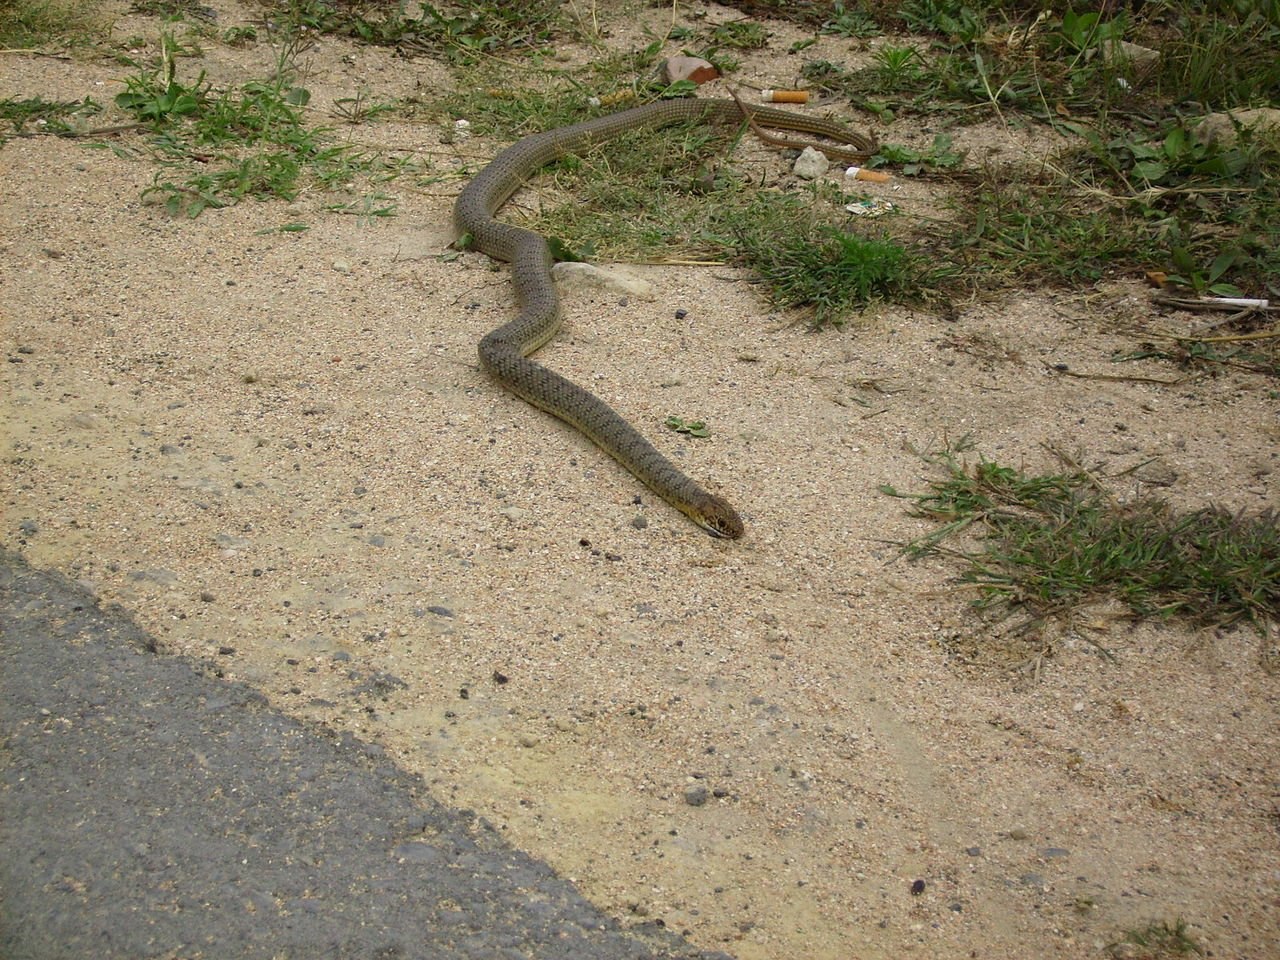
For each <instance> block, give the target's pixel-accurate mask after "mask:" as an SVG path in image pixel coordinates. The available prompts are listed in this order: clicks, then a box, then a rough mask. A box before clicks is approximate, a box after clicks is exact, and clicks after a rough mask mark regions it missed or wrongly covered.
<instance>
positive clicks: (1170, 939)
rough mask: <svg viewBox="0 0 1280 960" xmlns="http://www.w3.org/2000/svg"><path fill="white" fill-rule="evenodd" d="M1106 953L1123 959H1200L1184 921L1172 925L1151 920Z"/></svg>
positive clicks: (1180, 920) (1202, 954)
mask: <svg viewBox="0 0 1280 960" xmlns="http://www.w3.org/2000/svg"><path fill="white" fill-rule="evenodd" d="M1108 952H1109V953H1110V954H1111V955H1112V956H1113V957H1123V958H1125V960H1177V958H1179V957H1191V956H1196V957H1203V956H1204V955H1205V952H1204V950H1203V949H1202V948H1201V946H1200V944H1198V943H1196V942H1195V940H1194V939H1192V937H1191V935H1190V934H1188V933H1187V922H1186V921H1185V920H1182V919H1178V920H1176V921H1174V923H1173V924H1172V925H1170V924H1169V923H1167V922H1165V921H1153V922H1152V923H1150V924H1148V925H1147V926H1146V927H1144V928H1143V929H1141V930H1130V931H1129V932H1128V933H1126V934H1125V935H1124V937H1123V938H1122V939H1121V940H1120V941H1118V942H1117V943H1113V944H1111V946H1110V947H1109V948H1108Z"/></svg>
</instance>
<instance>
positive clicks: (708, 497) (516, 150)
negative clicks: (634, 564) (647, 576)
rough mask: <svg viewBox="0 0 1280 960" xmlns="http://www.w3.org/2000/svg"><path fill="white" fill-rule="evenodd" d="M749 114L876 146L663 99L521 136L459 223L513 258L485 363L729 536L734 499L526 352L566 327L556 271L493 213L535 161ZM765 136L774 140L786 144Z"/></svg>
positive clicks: (457, 210)
mask: <svg viewBox="0 0 1280 960" xmlns="http://www.w3.org/2000/svg"><path fill="white" fill-rule="evenodd" d="M744 113H745V114H747V115H748V116H747V119H749V121H750V122H751V125H752V127H753V128H755V129H756V130H757V132H759V127H760V126H767V127H774V128H782V129H788V130H801V131H806V132H809V133H817V134H821V135H823V136H827V137H831V138H833V139H836V140H839V141H841V142H843V143H849V144H853V145H854V146H855V148H856V149H854V150H840V149H837V148H827V147H823V148H822V149H823V150H825V151H827V152H829V153H830V154H832V155H833V156H837V157H841V158H845V159H853V158H856V157H859V156H866V155H867V153H869V152H870V151H871V150H872V149H873V147H872V144H871V143H870V142H869V141H867V140H865V138H862V137H859V136H858V135H857V134H854V133H852V132H851V131H849V130H846V129H845V128H844V127H843V126H842V125H841V124H838V123H835V122H833V121H829V120H820V119H816V118H810V117H804V116H800V115H798V114H793V113H788V112H786V111H783V110H772V109H769V108H767V107H746V106H743V105H742V104H740V103H738V102H737V101H735V100H664V101H660V102H657V103H651V104H647V105H645V106H641V107H634V108H632V109H630V110H623V111H621V112H620V113H614V114H610V115H608V116H604V117H597V118H596V119H593V120H586V121H583V122H582V123H575V124H573V125H572V126H567V127H558V128H556V129H553V130H547V131H545V132H543V133H535V134H533V135H532V136H528V137H525V138H524V139H522V140H519V141H517V142H516V143H514V144H513V145H512V146H510V147H507V148H506V149H505V150H503V151H502V152H501V153H499V154H498V155H497V157H495V158H494V159H493V161H492V162H491V163H490V164H489V165H488V166H487V167H485V168H484V169H483V170H481V171H480V173H479V174H477V175H476V176H475V178H474V179H473V180H472V181H471V182H470V183H469V184H467V186H466V187H465V188H464V189H463V191H462V193H461V194H460V195H459V197H458V201H457V204H456V205H455V206H454V223H455V224H456V227H457V229H458V230H459V231H460V232H463V233H467V234H470V236H471V242H472V244H473V246H474V247H475V248H476V249H478V250H480V251H482V252H484V253H487V254H488V255H489V256H491V257H494V258H496V259H498V260H506V261H507V262H508V263H510V264H511V282H512V285H513V286H514V288H515V295H516V302H517V304H518V305H519V310H520V312H519V315H518V316H517V317H516V318H515V319H514V320H512V321H511V322H510V323H507V324H505V325H504V326H501V327H499V328H498V329H496V330H494V331H492V332H491V333H489V334H488V335H487V336H486V337H484V339H482V340H481V341H480V345H479V353H480V365H481V366H482V367H483V368H484V369H485V370H487V371H488V372H489V373H490V374H491V375H492V376H493V377H494V378H495V379H497V380H498V381H499V382H500V383H501V384H502V385H503V386H505V387H506V388H507V389H509V390H510V391H511V392H512V393H515V394H516V395H517V396H520V397H523V398H524V399H525V400H527V401H529V402H530V403H532V404H533V405H534V406H536V407H541V408H542V409H543V410H545V411H547V412H548V413H550V414H553V415H554V416H557V417H559V418H560V419H561V420H564V421H565V422H567V423H569V424H571V425H572V426H574V427H576V428H577V429H578V430H580V431H581V432H582V433H584V434H585V435H586V436H588V437H590V438H591V440H593V441H594V442H595V443H596V444H597V445H598V446H600V448H601V449H603V450H604V451H605V452H606V453H608V454H610V455H611V456H613V457H614V458H615V459H616V460H617V461H618V462H619V463H621V464H622V465H623V466H624V467H626V468H627V469H628V470H630V471H631V472H632V473H633V474H635V476H636V477H637V478H638V479H640V480H641V481H643V482H644V483H646V484H647V485H648V486H649V487H650V488H651V489H653V491H654V492H655V493H657V494H658V495H659V496H661V497H662V498H663V499H664V500H666V501H667V502H669V503H670V504H671V505H672V506H674V507H676V508H677V509H678V510H681V511H683V512H684V513H685V514H687V515H688V516H689V517H690V519H692V520H693V521H694V522H695V523H696V524H698V526H700V527H702V528H703V529H704V530H706V531H707V532H708V533H711V534H712V535H714V536H717V537H727V538H730V539H733V538H737V537H740V536H742V532H743V526H742V519H741V518H740V517H739V516H738V513H737V511H735V510H734V509H733V507H732V506H730V505H729V504H728V502H726V501H725V500H724V499H723V498H721V497H718V496H716V495H715V494H713V493H709V492H708V491H706V490H704V489H703V488H702V487H701V486H699V485H698V484H697V483H696V482H694V481H693V480H691V479H690V478H689V477H687V476H686V475H685V474H684V473H683V472H682V471H681V470H680V469H679V468H678V467H677V466H676V465H675V464H673V463H672V462H671V461H670V460H668V459H667V458H666V457H664V456H663V455H662V454H661V453H659V452H658V451H657V450H656V449H654V447H653V444H651V443H650V442H649V441H648V440H646V439H645V438H644V437H642V436H641V435H640V434H639V432H637V431H636V429H635V428H634V427H632V426H631V424H629V423H627V421H626V420H624V419H623V418H622V417H621V416H619V415H618V413H616V412H615V411H614V410H613V409H612V408H611V407H610V406H609V405H608V404H606V403H605V402H604V401H603V400H601V399H600V398H599V397H597V396H595V395H594V394H592V393H590V392H589V391H587V390H584V389H583V388H582V387H580V386H578V385H577V384H576V383H573V382H571V381H569V380H567V379H565V378H564V377H562V376H560V375H559V374H557V373H554V372H552V371H551V370H548V369H547V368H546V367H544V366H542V365H541V364H539V363H535V362H534V361H532V360H530V359H528V357H529V355H530V354H532V353H533V352H534V351H536V350H537V349H538V348H539V347H541V346H542V345H543V344H545V343H546V342H547V341H548V340H550V339H551V338H552V337H554V336H555V334H556V331H557V330H558V329H559V328H560V298H559V296H558V295H557V294H556V288H555V284H554V282H553V281H552V278H551V262H552V257H551V250H550V248H549V247H548V245H547V241H546V239H545V238H543V237H542V236H541V235H539V234H537V233H534V232H533V231H531V230H525V229H523V228H521V227H517V226H514V225H512V224H509V223H502V222H500V221H498V220H496V219H494V214H495V213H496V212H497V211H498V208H499V207H501V206H502V205H503V204H504V203H506V202H507V200H508V198H510V196H511V195H512V194H513V193H515V192H516V190H517V189H519V187H520V185H521V184H522V183H524V182H525V181H526V180H527V179H529V177H530V176H532V174H533V173H534V172H535V171H536V170H538V168H540V167H542V166H544V165H545V164H548V163H550V162H551V161H552V160H555V159H557V158H559V157H562V156H564V155H566V154H569V153H573V152H575V151H578V150H581V149H582V148H584V147H587V146H590V145H592V144H595V143H599V142H600V141H603V140H608V139H609V138H611V137H615V136H618V135H619V134H621V133H624V132H626V131H629V130H636V129H641V128H656V127H663V126H668V125H670V124H673V123H678V122H680V121H686V120H712V121H719V122H734V121H737V122H741V121H742V120H743V119H744ZM764 136H765V139H766V140H769V141H771V142H775V143H786V141H779V140H777V138H774V137H771V136H768V135H764ZM788 145H789V144H788Z"/></svg>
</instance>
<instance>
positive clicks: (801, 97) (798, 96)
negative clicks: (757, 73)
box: [760, 90, 809, 103]
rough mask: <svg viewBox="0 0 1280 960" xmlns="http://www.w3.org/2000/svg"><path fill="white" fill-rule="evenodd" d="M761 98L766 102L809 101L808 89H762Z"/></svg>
mask: <svg viewBox="0 0 1280 960" xmlns="http://www.w3.org/2000/svg"><path fill="white" fill-rule="evenodd" d="M760 99H761V100H763V101H764V102H765V103H808V102H809V91H808V90H761V91H760Z"/></svg>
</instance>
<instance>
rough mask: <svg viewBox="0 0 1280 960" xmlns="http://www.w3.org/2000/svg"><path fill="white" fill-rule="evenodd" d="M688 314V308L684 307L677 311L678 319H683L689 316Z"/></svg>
mask: <svg viewBox="0 0 1280 960" xmlns="http://www.w3.org/2000/svg"><path fill="white" fill-rule="evenodd" d="M688 315H689V311H688V310H683V309H681V310H677V311H676V319H677V320H683V319H684V318H685V317H687V316H688Z"/></svg>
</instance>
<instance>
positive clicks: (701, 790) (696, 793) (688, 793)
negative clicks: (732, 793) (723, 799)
mask: <svg viewBox="0 0 1280 960" xmlns="http://www.w3.org/2000/svg"><path fill="white" fill-rule="evenodd" d="M710 797H711V791H710V790H708V789H707V788H706V786H705V785H703V784H701V783H691V784H689V786H687V787H685V788H684V802H685V803H687V804H688V805H689V806H691V807H700V806H702V805H703V804H704V803H706V802H707V800H708V799H710Z"/></svg>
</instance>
